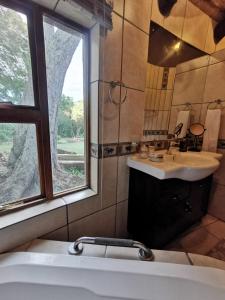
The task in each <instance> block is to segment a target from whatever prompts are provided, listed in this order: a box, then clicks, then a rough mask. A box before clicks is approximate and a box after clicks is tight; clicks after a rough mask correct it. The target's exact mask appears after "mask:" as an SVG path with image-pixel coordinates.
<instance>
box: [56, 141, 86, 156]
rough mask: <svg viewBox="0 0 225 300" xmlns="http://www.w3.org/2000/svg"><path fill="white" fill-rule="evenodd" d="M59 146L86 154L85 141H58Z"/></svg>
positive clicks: (69, 150) (61, 148)
mask: <svg viewBox="0 0 225 300" xmlns="http://www.w3.org/2000/svg"><path fill="white" fill-rule="evenodd" d="M57 148H58V149H60V150H64V151H68V152H72V153H76V154H81V155H83V154H84V142H67V143H60V142H58V143H57Z"/></svg>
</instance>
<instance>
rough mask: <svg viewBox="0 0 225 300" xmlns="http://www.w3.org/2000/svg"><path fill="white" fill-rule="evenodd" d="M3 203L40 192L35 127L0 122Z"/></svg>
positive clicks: (0, 177)
mask: <svg viewBox="0 0 225 300" xmlns="http://www.w3.org/2000/svg"><path fill="white" fill-rule="evenodd" d="M0 191H1V192H0V204H4V203H8V202H14V201H17V200H21V199H23V198H30V197H33V196H37V195H40V181H39V169H38V155H37V142H36V127H35V125H33V124H8V123H7V124H5V123H4V124H3V123H0Z"/></svg>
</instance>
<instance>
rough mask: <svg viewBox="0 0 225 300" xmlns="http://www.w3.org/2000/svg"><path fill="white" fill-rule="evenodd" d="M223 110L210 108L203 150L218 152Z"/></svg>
mask: <svg viewBox="0 0 225 300" xmlns="http://www.w3.org/2000/svg"><path fill="white" fill-rule="evenodd" d="M220 121H221V110H220V109H208V110H207V114H206V119H205V129H206V131H205V133H204V137H203V145H202V150H204V151H210V152H216V150H217V143H218V137H219V130H220Z"/></svg>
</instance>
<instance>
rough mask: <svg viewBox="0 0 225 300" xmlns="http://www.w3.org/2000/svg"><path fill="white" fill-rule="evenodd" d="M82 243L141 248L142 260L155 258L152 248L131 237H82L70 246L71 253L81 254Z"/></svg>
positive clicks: (140, 255) (140, 256)
mask: <svg viewBox="0 0 225 300" xmlns="http://www.w3.org/2000/svg"><path fill="white" fill-rule="evenodd" d="M81 244H92V245H104V246H116V247H131V248H139V253H138V255H139V258H140V259H141V260H149V261H152V260H153V259H154V254H153V252H152V250H151V249H149V248H148V247H146V246H145V245H144V244H142V243H140V242H137V241H133V240H129V239H115V238H105V237H81V238H79V239H77V240H76V241H75V242H74V243H72V244H71V245H70V246H69V249H68V252H69V254H73V255H79V254H81V253H82V252H83V246H82V245H81Z"/></svg>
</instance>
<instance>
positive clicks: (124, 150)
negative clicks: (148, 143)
mask: <svg viewBox="0 0 225 300" xmlns="http://www.w3.org/2000/svg"><path fill="white" fill-rule="evenodd" d="M136 152H137V146H136V145H134V144H132V143H120V144H119V145H118V156H122V155H128V154H132V153H136Z"/></svg>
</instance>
